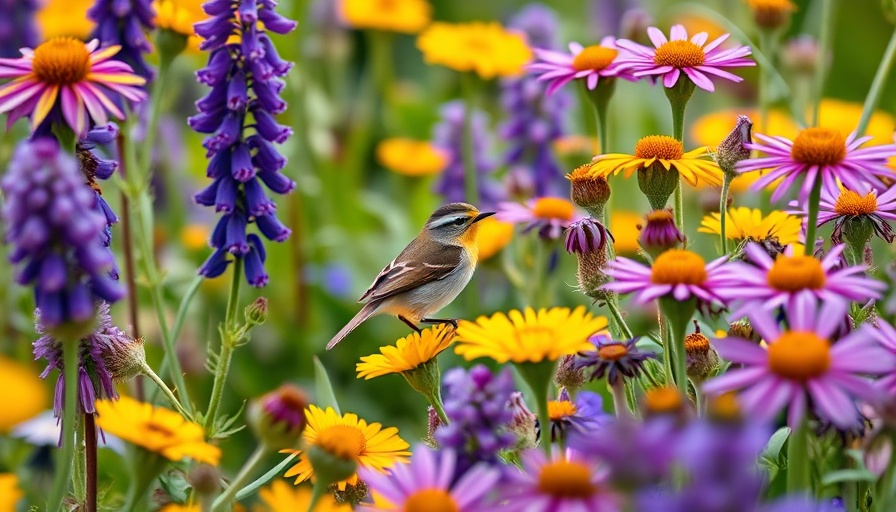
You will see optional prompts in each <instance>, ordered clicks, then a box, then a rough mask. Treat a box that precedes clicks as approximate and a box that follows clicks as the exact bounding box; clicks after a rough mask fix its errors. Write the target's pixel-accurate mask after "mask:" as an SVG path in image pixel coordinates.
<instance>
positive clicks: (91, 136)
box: [76, 123, 118, 247]
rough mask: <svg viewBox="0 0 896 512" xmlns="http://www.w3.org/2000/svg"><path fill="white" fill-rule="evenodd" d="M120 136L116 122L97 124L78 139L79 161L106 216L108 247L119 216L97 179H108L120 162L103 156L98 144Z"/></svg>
mask: <svg viewBox="0 0 896 512" xmlns="http://www.w3.org/2000/svg"><path fill="white" fill-rule="evenodd" d="M117 136H118V127H117V126H115V124H114V123H109V124H106V125H103V126H97V127H95V128H93V129H92V130H90V131H88V132H87V135H86V136H85V137H84V138H83V139H81V140H79V141H78V145H77V147H76V150H77V154H78V162H79V164H80V165H81V172H82V173H83V174H84V177H85V178H86V179H87V184H88V185H90V187H91V188H93V190H94V191H95V192H96V210H97V211H98V212H100V213H101V214H103V217H105V218H106V228H105V229H104V230H103V245H104V246H106V247H108V246H109V244H110V243H111V242H112V224H115V223H116V222H118V216H117V215H115V212H114V211H112V208H111V207H110V206H109V203H107V202H106V200H105V199H103V194H102V191H101V190H100V187H99V186H98V185H97V183H96V180H97V179H100V180H107V179H109V178H111V177H112V173H114V172H115V169H117V168H118V162H117V161H115V160H112V159H107V158H103V157H102V156H101V155H100V154H99V152H98V151H97V146H105V145H107V144H110V143H111V142H112V141H114V140H115V137H117Z"/></svg>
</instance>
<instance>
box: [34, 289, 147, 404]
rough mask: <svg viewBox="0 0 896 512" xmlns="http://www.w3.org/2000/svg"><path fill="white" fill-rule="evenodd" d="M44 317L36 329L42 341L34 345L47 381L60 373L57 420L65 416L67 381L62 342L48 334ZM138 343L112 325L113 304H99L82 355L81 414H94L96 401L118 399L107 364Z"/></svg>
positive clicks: (79, 361)
mask: <svg viewBox="0 0 896 512" xmlns="http://www.w3.org/2000/svg"><path fill="white" fill-rule="evenodd" d="M43 320H44V319H43V315H42V314H41V312H40V311H38V312H37V322H36V323H35V329H36V330H37V333H38V334H40V335H41V336H40V338H38V339H37V340H35V342H34V343H33V347H34V359H35V360H37V359H44V360H46V361H47V367H46V368H44V371H43V373H41V374H40V376H41V378H46V377H47V375H49V374H50V372H51V371H52V370H59V377H58V378H57V379H56V394H55V398H54V400H53V413H54V414H55V415H56V417H57V418H61V417H62V411H63V407H64V403H63V402H64V397H65V379H64V378H63V366H64V363H63V359H62V343H70V341H64V342H63V341H60V340H57V339H55V338H54V337H53V336H52V335H51V334H49V332H48V331H47V325H45V324H44V321H43ZM131 343H134V341H133V340H132V339H131V338H130V337H128V335H127V334H125V333H124V332H123V331H122V330H121V329H119V328H118V327H115V325H113V324H112V317H111V316H110V315H109V304H107V303H105V302H99V303H98V304H97V324H96V327H95V328H94V330H93V332H91V333H90V334H88V335H87V336H86V337H85V338H83V339H82V340H81V341H80V347H79V348H80V350H79V353H78V358H79V359H78V411H79V412H81V413H85V414H94V413H95V412H96V409H94V406H93V404H94V402H96V401H97V400H98V399H103V398H113V399H114V398H118V392H116V391H115V385H114V382H113V379H114V376H113V375H112V372H111V370H110V369H109V368H108V367H107V364H106V361H107V360H108V359H109V358H110V357H114V356H115V355H117V354H119V353H121V352H124V351H126V350H128V346H129V345H130V344H131Z"/></svg>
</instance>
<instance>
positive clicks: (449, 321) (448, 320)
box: [420, 318, 457, 329]
mask: <svg viewBox="0 0 896 512" xmlns="http://www.w3.org/2000/svg"><path fill="white" fill-rule="evenodd" d="M420 323H421V324H451V326H452V327H454V328H455V329H457V319H456V318H421V319H420Z"/></svg>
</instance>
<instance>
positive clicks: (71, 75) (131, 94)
mask: <svg viewBox="0 0 896 512" xmlns="http://www.w3.org/2000/svg"><path fill="white" fill-rule="evenodd" d="M99 44H100V42H99V41H98V40H96V39H94V40H93V41H91V42H89V43H83V42H81V41H79V40H77V39H74V38H69V37H58V38H55V39H50V40H49V41H47V42H45V43H43V44H41V45H40V46H38V47H37V48H35V49H33V50H32V49H30V48H24V49H22V57H20V58H18V59H0V78H12V79H13V81H11V82H9V83H7V84H5V85H3V86H2V87H0V113H8V114H9V117H8V120H7V125H11V124H12V123H14V122H15V121H17V120H18V119H19V118H21V117H23V116H25V115H30V117H31V130H32V131H36V130H37V129H38V127H40V126H41V124H42V123H43V122H44V121H45V120H47V119H48V117H51V115H52V117H54V118H55V117H56V116H61V117H62V118H63V119H64V120H65V123H67V124H68V126H69V127H71V129H72V130H73V131H74V132H75V133H76V134H77V135H80V136H83V135H85V134H86V133H87V128H88V119H93V121H94V122H96V123H97V124H106V123H108V122H109V118H108V116H107V114H112V115H113V116H115V117H117V118H118V119H124V112H122V111H121V109H120V108H119V107H118V106H117V105H116V104H115V101H113V100H114V98H115V97H116V96H117V95H120V96H122V97H124V98H126V99H128V100H131V101H134V102H140V101H143V100H145V99H146V92H144V91H143V90H142V89H140V88H139V86H141V85H143V84H144V83H146V80H145V79H143V78H142V77H140V76H138V75H135V74H134V72H133V70H132V69H131V68H130V67H129V66H128V65H127V64H123V63H122V62H120V61H117V60H113V59H112V57H114V56H115V54H116V53H118V51H119V49H120V47H118V46H106V47H103V48H99Z"/></svg>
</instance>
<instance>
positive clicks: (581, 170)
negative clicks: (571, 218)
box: [566, 164, 610, 217]
mask: <svg viewBox="0 0 896 512" xmlns="http://www.w3.org/2000/svg"><path fill="white" fill-rule="evenodd" d="M566 179H568V180H569V181H570V193H569V196H570V199H572V202H574V203H576V204H577V205H579V206H581V207H582V208H584V209H585V210H587V211H588V213H590V214H591V216H592V217H600V216H601V214H602V213H603V210H604V206H605V205H606V204H607V201H608V200H609V199H610V185H609V183H607V178H606V177H605V176H595V175H593V174H592V173H591V164H585V165H580V166H578V167H576V168H575V169H574V170H573V171H572V172H571V173H569V174H567V175H566Z"/></svg>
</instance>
